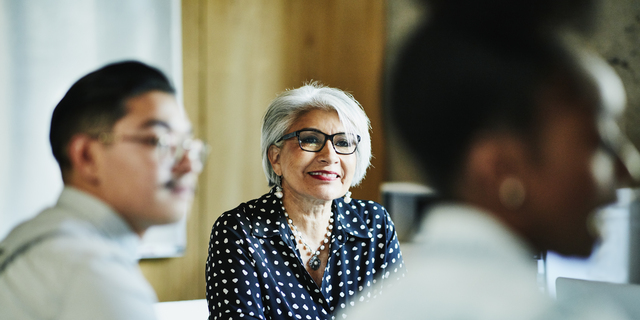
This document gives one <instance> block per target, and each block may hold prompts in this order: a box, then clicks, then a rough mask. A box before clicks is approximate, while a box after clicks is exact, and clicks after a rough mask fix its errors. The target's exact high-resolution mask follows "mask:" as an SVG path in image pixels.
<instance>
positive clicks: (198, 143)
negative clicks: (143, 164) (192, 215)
mask: <svg viewBox="0 0 640 320" xmlns="http://www.w3.org/2000/svg"><path fill="white" fill-rule="evenodd" d="M97 139H98V141H100V142H101V143H103V144H112V143H114V142H116V140H118V141H124V142H133V143H138V144H142V145H146V146H149V147H154V148H155V150H156V154H157V156H158V160H160V161H172V162H171V163H172V164H176V163H178V162H180V161H181V160H182V159H183V158H184V156H185V155H186V156H187V157H189V160H190V161H191V162H193V163H194V164H195V165H196V167H198V168H202V166H203V165H204V163H205V162H206V160H207V156H208V155H209V147H208V145H207V144H206V143H204V142H203V141H202V140H200V139H193V138H182V139H177V138H176V137H174V136H171V135H169V134H163V135H118V136H116V135H114V134H113V133H107V132H102V133H100V134H99V135H98V136H97Z"/></svg>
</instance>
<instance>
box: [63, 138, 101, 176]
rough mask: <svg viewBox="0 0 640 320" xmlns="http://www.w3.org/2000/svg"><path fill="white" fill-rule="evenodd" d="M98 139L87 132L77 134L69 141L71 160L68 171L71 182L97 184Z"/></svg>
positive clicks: (68, 148)
mask: <svg viewBox="0 0 640 320" xmlns="http://www.w3.org/2000/svg"><path fill="white" fill-rule="evenodd" d="M96 145H97V141H96V140H95V139H92V138H91V137H89V136H88V135H86V134H76V135H75V136H73V137H72V138H71V140H70V141H69V145H68V146H67V154H68V156H69V161H70V162H71V168H70V169H69V172H68V178H69V179H70V180H71V181H69V183H70V184H78V183H80V184H86V183H89V184H96V183H97V182H98V180H99V179H98V167H99V166H98V161H97V154H96V150H95V146H96Z"/></svg>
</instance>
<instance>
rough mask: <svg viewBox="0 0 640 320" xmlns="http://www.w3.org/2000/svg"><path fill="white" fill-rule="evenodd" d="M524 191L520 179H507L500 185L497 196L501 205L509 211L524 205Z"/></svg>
mask: <svg viewBox="0 0 640 320" xmlns="http://www.w3.org/2000/svg"><path fill="white" fill-rule="evenodd" d="M525 195H526V191H525V189H524V185H523V184H522V182H521V181H520V179H518V178H515V177H507V178H506V179H504V181H502V183H501V184H500V188H499V189H498V196H499V197H500V202H501V203H502V205H503V206H504V207H505V208H507V209H509V210H516V209H518V208H520V206H522V204H523V203H524V198H525Z"/></svg>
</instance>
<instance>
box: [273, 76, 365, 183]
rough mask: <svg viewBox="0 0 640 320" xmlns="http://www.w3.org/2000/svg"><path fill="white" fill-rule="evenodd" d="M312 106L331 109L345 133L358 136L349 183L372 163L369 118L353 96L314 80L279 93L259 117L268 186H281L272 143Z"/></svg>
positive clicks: (311, 108) (356, 178)
mask: <svg viewBox="0 0 640 320" xmlns="http://www.w3.org/2000/svg"><path fill="white" fill-rule="evenodd" d="M313 109H323V110H334V111H336V113H338V118H339V119H340V122H341V123H342V125H343V127H344V128H345V132H347V133H355V134H357V135H359V136H360V138H361V140H360V143H358V148H357V149H356V152H355V155H356V169H355V173H354V175H353V180H352V182H351V186H356V185H358V184H359V183H360V182H361V181H362V179H364V176H365V174H366V173H367V169H368V168H369V165H371V135H370V134H369V130H370V129H371V126H370V122H369V118H368V117H367V115H366V114H365V113H364V110H363V109H362V106H361V105H360V103H358V101H356V99H354V98H353V96H352V95H351V94H349V93H347V92H344V91H342V90H340V89H336V88H330V87H326V86H323V85H320V84H318V83H316V82H311V83H308V84H305V85H304V86H302V87H300V88H297V89H291V90H286V91H284V92H282V93H280V94H279V95H278V96H277V97H276V98H275V99H274V100H273V101H271V104H270V105H269V107H268V108H267V112H266V113H265V115H264V117H263V119H262V137H261V149H262V168H263V170H264V174H265V175H266V176H267V182H268V183H269V185H270V186H272V185H278V186H280V179H279V177H278V175H277V174H276V173H275V172H274V171H273V167H271V162H269V156H268V151H269V147H270V146H271V145H276V146H278V147H280V145H282V141H281V142H280V143H276V141H277V140H278V139H280V138H281V137H282V136H284V135H285V134H287V133H288V132H287V130H289V129H290V127H291V125H292V124H293V123H294V122H295V121H296V120H297V119H298V118H299V117H300V116H301V115H302V114H304V113H306V112H308V111H310V110H313Z"/></svg>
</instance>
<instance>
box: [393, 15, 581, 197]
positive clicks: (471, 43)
mask: <svg viewBox="0 0 640 320" xmlns="http://www.w3.org/2000/svg"><path fill="white" fill-rule="evenodd" d="M582 77H583V76H582V75H581V74H580V71H579V68H578V67H577V63H575V59H574V58H572V55H571V54H570V53H569V51H568V50H567V49H566V48H565V46H563V45H562V44H561V42H560V41H558V40H556V39H555V38H553V37H550V36H547V35H543V34H533V33H532V34H524V33H523V34H521V35H520V36H519V37H518V38H513V39H508V41H505V39H500V38H498V37H495V35H488V36H487V37H485V38H482V37H478V36H477V35H473V36H469V34H467V33H464V32H457V31H456V30H452V29H450V28H439V27H438V26H429V25H425V26H423V27H422V28H420V29H419V31H418V32H417V33H415V34H414V36H413V38H412V39H411V40H410V42H409V43H408V45H407V46H406V47H405V49H404V51H403V52H402V53H401V55H400V57H399V61H398V65H397V69H396V70H395V73H394V74H393V75H392V82H391V86H392V87H391V91H390V102H391V104H392V105H391V108H392V109H391V112H392V119H393V121H394V123H395V125H396V126H397V130H399V133H400V137H401V139H403V140H404V143H405V144H406V145H408V146H411V147H412V149H411V150H410V152H411V153H412V154H414V155H415V156H416V157H417V160H418V161H419V163H420V164H421V165H422V167H423V169H424V170H425V173H426V174H427V179H428V183H429V184H430V185H431V186H432V187H434V188H435V189H436V190H438V192H439V193H440V195H441V196H442V197H443V198H452V197H453V196H454V194H453V193H454V190H453V189H454V187H455V181H456V179H457V178H458V177H459V175H460V174H461V169H462V165H463V162H464V160H465V157H466V156H467V153H468V151H469V147H470V144H471V143H472V140H473V139H474V138H475V137H477V135H478V134H479V133H481V132H485V131H495V130H506V131H508V132H512V133H514V134H516V135H518V136H520V137H522V138H523V139H524V140H525V141H528V142H532V143H537V139H538V138H539V135H538V130H539V126H538V124H539V123H538V121H539V119H540V117H541V113H540V111H541V110H540V99H541V92H542V90H543V89H545V88H547V87H549V86H552V85H555V84H558V83H560V82H563V84H568V86H567V88H568V89H570V90H564V89H563V90H564V92H567V93H570V94H574V93H576V94H581V93H577V92H578V91H581V92H583V91H584V90H585V88H584V86H582V84H580V83H579V82H580V79H581V78H582ZM579 86H582V87H581V88H578V89H575V90H574V88H577V87H579ZM570 87H571V88H570ZM573 97H574V98H575V97H577V96H575V95H574V96H573ZM532 145H533V144H532Z"/></svg>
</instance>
